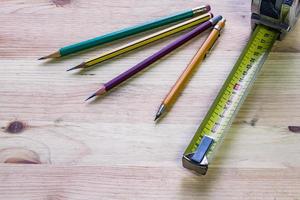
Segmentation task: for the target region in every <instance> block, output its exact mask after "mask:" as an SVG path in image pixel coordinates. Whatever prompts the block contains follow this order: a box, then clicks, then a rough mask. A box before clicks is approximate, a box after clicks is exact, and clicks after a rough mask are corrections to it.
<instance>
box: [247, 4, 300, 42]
mask: <svg viewBox="0 0 300 200" xmlns="http://www.w3.org/2000/svg"><path fill="white" fill-rule="evenodd" d="M251 11H252V15H251V24H252V28H253V29H254V28H255V27H256V25H258V24H263V25H265V26H268V27H271V28H274V29H276V30H278V31H279V32H280V33H281V34H280V36H279V39H282V38H283V37H284V36H285V34H286V33H287V32H288V31H290V30H291V29H292V28H293V27H294V25H295V23H296V21H297V19H298V18H299V15H300V2H299V0H275V1H274V0H252V5H251Z"/></svg>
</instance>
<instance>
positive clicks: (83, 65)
mask: <svg viewBox="0 0 300 200" xmlns="http://www.w3.org/2000/svg"><path fill="white" fill-rule="evenodd" d="M84 67H85V63H81V64H79V65H77V66H75V67H72V68H70V69H67V72H68V71H72V70H74V69H80V68H84Z"/></svg>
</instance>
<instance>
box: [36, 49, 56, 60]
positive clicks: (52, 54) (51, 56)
mask: <svg viewBox="0 0 300 200" xmlns="http://www.w3.org/2000/svg"><path fill="white" fill-rule="evenodd" d="M60 56H61V55H60V52H59V51H56V52H54V53H51V54H49V55H47V56H43V57H41V58H39V59H38V60H44V59H48V58H59V57H60Z"/></svg>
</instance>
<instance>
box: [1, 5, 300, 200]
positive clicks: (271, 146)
mask: <svg viewBox="0 0 300 200" xmlns="http://www.w3.org/2000/svg"><path fill="white" fill-rule="evenodd" d="M0 2H1V7H0V23H1V27H2V28H1V29H0V94H1V96H0V194H1V196H0V197H1V199H2V198H3V199H158V198H159V199H199V198H200V199H272V200H273V199H292V200H297V199H299V196H300V194H299V191H300V186H299V184H300V181H299V176H300V174H299V167H300V158H299V156H298V152H299V151H300V147H299V142H300V135H299V131H297V127H298V126H300V124H299V122H300V114H299V112H298V111H299V109H300V105H299V100H300V82H299V76H300V70H299V63H300V59H299V56H300V37H299V33H300V22H298V23H297V26H296V27H295V29H294V30H293V31H292V32H291V33H289V34H288V36H287V37H286V38H284V40H283V41H280V42H277V43H276V44H275V46H274V48H273V51H272V53H271V54H270V56H269V58H268V60H267V62H266V64H265V66H264V68H263V70H262V73H261V75H260V77H259V78H258V79H257V81H256V83H255V85H254V88H253V90H252V91H251V92H250V94H249V96H248V98H247V100H246V102H245V104H244V105H243V106H242V108H241V111H240V112H239V114H238V116H237V118H236V120H235V122H234V124H233V126H232V128H231V129H230V131H229V133H228V136H227V137H226V138H225V141H224V144H223V145H222V146H221V149H220V151H219V152H218V154H217V157H216V159H215V160H214V163H212V165H211V169H210V170H209V172H208V175H207V176H205V177H200V176H196V175H195V174H193V173H191V172H189V171H187V170H185V169H183V168H182V167H181V156H182V153H183V151H184V150H185V148H186V146H187V145H188V143H189V141H190V139H191V138H192V136H193V135H194V133H195V130H196V129H197V127H198V126H199V123H200V122H201V120H202V119H203V117H204V116H205V114H206V112H207V110H208V108H209V106H210V104H211V103H212V101H213V99H214V98H215V96H216V94H217V92H218V91H219V89H220V87H221V85H222V84H223V82H224V80H225V78H226V76H227V75H228V73H229V71H230V70H231V68H232V66H233V65H234V63H235V61H236V59H237V57H238V56H239V54H240V52H241V50H242V49H243V47H244V45H245V44H246V42H247V40H248V38H249V35H250V34H251V28H250V3H251V2H250V1H237V0H226V1H217V0H212V1H209V3H210V4H211V6H212V8H213V12H214V14H215V15H216V14H222V15H224V16H225V17H226V18H227V25H226V28H225V30H224V32H223V34H222V36H221V39H220V40H219V41H218V43H217V45H216V47H215V48H214V49H213V51H212V53H211V54H210V55H209V56H208V58H207V59H206V60H205V61H204V63H203V64H202V65H201V66H200V67H199V69H198V71H197V72H196V73H195V75H194V76H193V78H192V80H191V81H190V83H189V84H188V87H187V88H186V89H185V90H184V92H183V94H182V95H181V97H180V98H179V99H178V101H177V103H176V104H175V106H174V107H173V109H172V111H171V112H170V113H169V114H168V115H167V116H166V117H165V118H164V119H163V120H162V121H161V122H160V123H159V124H155V123H154V122H153V117H154V114H155V112H156V109H157V107H158V106H159V104H160V101H161V100H162V99H163V97H164V96H165V94H166V93H167V92H168V90H169V88H170V87H171V86H172V84H173V83H174V81H175V80H176V79H177V76H178V75H179V74H180V72H181V71H182V70H183V69H184V67H185V66H186V64H187V63H188V62H189V61H190V59H191V57H192V56H193V54H194V53H195V51H196V49H197V48H198V47H199V45H200V44H201V42H202V41H203V40H204V38H205V36H204V34H203V36H202V37H198V38H196V39H195V40H193V41H192V42H189V43H188V44H187V45H185V46H183V47H182V48H180V49H178V50H177V51H175V52H173V53H172V54H171V55H169V56H167V57H166V58H164V59H162V60H160V61H159V62H157V63H156V64H154V65H153V66H152V67H151V68H149V69H148V70H146V71H145V72H143V73H141V74H139V75H137V76H136V77H134V78H133V79H132V80H130V81H128V82H127V83H125V84H123V85H122V86H121V87H119V88H117V89H116V90H114V91H113V92H111V93H109V95H106V96H104V97H102V98H99V99H98V100H96V101H94V102H91V103H85V102H83V100H84V99H85V97H87V96H88V95H89V94H90V93H91V92H93V91H94V90H95V89H96V88H97V87H98V86H99V84H100V83H101V82H105V81H107V80H109V79H111V78H112V77H114V76H116V75H117V74H119V73H121V72H122V71H124V70H126V69H128V68H129V67H131V66H132V65H134V64H136V63H137V62H138V61H140V60H142V59H143V58H145V57H146V56H148V55H151V54H152V53H153V52H155V51H157V50H158V49H160V48H162V47H163V46H164V45H166V44H167V43H169V42H170V41H172V40H174V39H175V38H176V37H178V35H176V36H173V37H170V38H167V39H165V40H163V41H161V42H159V43H155V45H150V46H147V47H145V48H142V49H141V50H140V51H138V52H137V51H136V52H132V53H130V54H127V55H123V56H120V57H119V58H117V59H114V60H112V61H108V62H105V63H103V64H102V65H100V66H99V67H98V68H96V69H94V70H91V71H88V72H87V73H85V74H79V73H67V72H65V70H66V69H68V68H70V67H71V66H74V65H76V64H78V63H80V62H82V61H83V60H84V59H87V58H89V57H91V56H94V55H97V54H99V53H101V52H103V51H105V50H108V49H111V48H113V47H116V46H118V45H120V43H121V44H122V43H126V42H127V41H128V40H130V41H131V40H133V39H135V38H139V37H140V36H142V35H146V34H147V33H143V34H139V35H138V36H135V37H131V38H130V39H125V40H122V41H120V42H115V43H113V44H109V45H104V46H102V47H99V48H95V49H93V50H91V51H87V52H84V53H82V54H77V55H74V56H70V57H67V58H65V59H61V60H58V61H49V62H40V61H37V60H36V59H37V58H38V57H40V56H43V55H45V54H47V53H50V52H51V51H53V50H56V49H57V48H59V47H61V46H63V45H66V44H70V43H72V42H75V41H80V40H84V39H87V38H90V37H94V36H97V35H100V34H103V33H107V32H110V31H112V30H116V29H118V28H121V27H127V26H130V25H134V24H138V23H141V22H143V21H145V20H149V19H154V18H157V17H161V16H164V15H166V14H168V13H174V12H176V11H181V10H183V9H189V8H193V7H196V6H199V5H202V4H205V3H207V2H204V1H201V2H199V1H196V0H190V1H184V0H178V1H176V3H175V2H174V1H172V0H160V1H138V0H130V1H108V0H102V1H83V0H76V1H74V0H60V1H57V0H50V1H48V0H27V1H24V0H9V1H8V0H1V1H0ZM237 8H238V9H237ZM120 19H122V20H120ZM150 32H151V31H150ZM289 126H295V127H296V128H294V129H289ZM25 164H36V165H25Z"/></svg>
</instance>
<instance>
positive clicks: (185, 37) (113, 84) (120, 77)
mask: <svg viewBox="0 0 300 200" xmlns="http://www.w3.org/2000/svg"><path fill="white" fill-rule="evenodd" d="M221 19H222V16H216V17H214V18H212V19H210V20H209V21H206V22H204V23H202V24H201V25H199V26H197V27H196V28H195V29H193V30H192V31H190V32H188V33H186V34H184V35H182V36H181V37H180V38H178V39H177V40H175V41H174V42H172V43H170V44H168V45H167V46H165V47H164V48H162V49H161V50H159V51H158V52H156V53H155V54H153V55H151V56H149V57H148V58H146V59H145V60H143V61H142V62H140V63H138V64H136V65H135V66H133V67H132V68H130V69H128V70H127V71H125V72H123V73H122V74H120V75H118V76H117V77H115V78H113V79H112V80H110V81H109V82H107V83H104V84H102V85H101V87H100V88H99V89H98V90H97V91H96V92H95V93H94V94H93V95H91V96H90V97H89V98H87V99H86V101H87V100H89V99H91V98H93V97H95V96H99V95H102V94H104V93H106V92H108V91H109V90H111V89H113V88H114V87H116V86H117V85H119V84H120V83H122V82H124V81H126V80H127V79H129V78H130V77H132V76H134V75H135V74H136V73H138V72H140V71H142V70H143V69H145V68H147V67H148V66H150V65H151V64H152V63H154V62H155V61H157V60H159V59H160V58H162V57H164V56H165V55H167V54H169V53H170V52H172V51H173V50H175V49H177V48H178V47H180V46H182V45H183V44H184V43H186V42H188V41H189V40H191V39H193V38H194V37H196V36H197V35H199V34H200V33H202V32H203V31H205V30H207V29H208V28H210V27H213V26H214V25H215V24H216V23H217V22H218V21H219V20H221Z"/></svg>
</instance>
